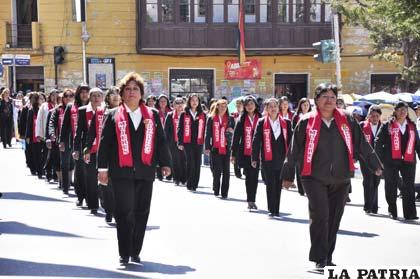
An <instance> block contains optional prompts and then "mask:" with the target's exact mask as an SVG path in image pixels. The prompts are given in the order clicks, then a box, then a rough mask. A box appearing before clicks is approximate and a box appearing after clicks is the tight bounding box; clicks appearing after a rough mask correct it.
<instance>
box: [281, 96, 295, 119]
mask: <svg viewBox="0 0 420 279" xmlns="http://www.w3.org/2000/svg"><path fill="white" fill-rule="evenodd" d="M279 102H280V116H281V117H282V118H283V119H288V120H290V121H292V118H293V112H292V111H291V110H290V108H289V99H288V98H287V97H286V96H283V97H281V98H280V100H279Z"/></svg>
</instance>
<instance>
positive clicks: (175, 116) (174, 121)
mask: <svg viewBox="0 0 420 279" xmlns="http://www.w3.org/2000/svg"><path fill="white" fill-rule="evenodd" d="M172 124H173V126H174V140H175V142H178V133H177V131H178V126H179V115H178V113H177V112H176V110H174V113H173V114H172Z"/></svg>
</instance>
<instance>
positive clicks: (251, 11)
mask: <svg viewBox="0 0 420 279" xmlns="http://www.w3.org/2000/svg"><path fill="white" fill-rule="evenodd" d="M243 1H244V5H245V7H244V11H245V22H257V16H256V11H255V1H256V0H243Z"/></svg>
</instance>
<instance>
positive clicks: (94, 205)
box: [74, 88, 105, 214]
mask: <svg viewBox="0 0 420 279" xmlns="http://www.w3.org/2000/svg"><path fill="white" fill-rule="evenodd" d="M102 101H103V92H102V90H101V89H99V88H92V89H90V91H89V103H88V104H87V105H86V106H83V107H80V108H79V111H78V116H77V130H76V136H75V137H74V149H75V150H77V149H78V148H80V149H81V150H84V148H85V147H86V141H87V134H88V130H89V126H90V125H91V123H92V119H93V116H94V115H96V120H95V122H98V121H99V122H100V123H95V124H97V125H96V127H98V128H101V127H102V120H103V117H104V112H105V109H104V108H103V107H101V104H102ZM97 148H98V146H97V144H94V148H92V149H91V151H90V152H91V153H93V154H94V156H87V157H86V158H85V160H84V168H85V171H86V178H85V179H86V180H85V181H86V200H87V206H88V209H90V212H91V213H92V214H96V213H97V211H98V208H99V202H98V174H97V171H96V151H97Z"/></svg>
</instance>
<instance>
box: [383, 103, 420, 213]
mask: <svg viewBox="0 0 420 279" xmlns="http://www.w3.org/2000/svg"><path fill="white" fill-rule="evenodd" d="M375 151H376V153H377V154H378V155H379V157H380V158H381V161H382V162H383V163H384V176H385V197H386V201H387V203H388V213H389V215H390V217H391V218H392V219H397V218H398V214H397V185H398V180H399V175H400V174H401V176H402V182H403V183H402V185H401V189H400V190H401V193H402V200H403V213H404V218H405V219H406V220H417V219H418V217H417V210H416V202H415V191H414V178H415V174H416V153H417V156H420V141H419V135H418V133H417V129H416V125H415V124H414V123H413V122H412V121H411V120H410V118H409V117H408V105H407V104H406V103H404V102H400V103H398V104H397V105H396V106H395V111H394V118H393V119H391V120H390V121H388V122H387V123H385V124H384V125H382V127H381V128H380V130H379V132H378V135H377V137H376V140H375Z"/></svg>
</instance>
